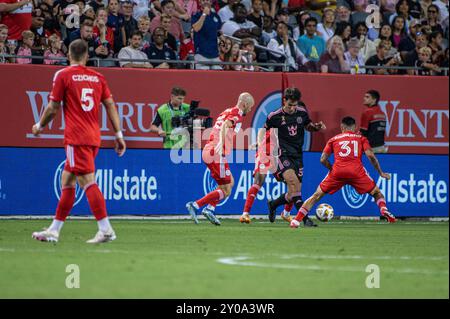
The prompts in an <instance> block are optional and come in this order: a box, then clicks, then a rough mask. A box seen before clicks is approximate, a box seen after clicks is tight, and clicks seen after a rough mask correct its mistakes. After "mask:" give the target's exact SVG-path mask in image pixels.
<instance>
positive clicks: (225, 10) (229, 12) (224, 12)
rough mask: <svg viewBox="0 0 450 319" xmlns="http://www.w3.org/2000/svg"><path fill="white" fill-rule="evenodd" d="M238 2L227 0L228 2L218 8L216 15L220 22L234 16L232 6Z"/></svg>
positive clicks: (236, 0) (237, 0)
mask: <svg viewBox="0 0 450 319" xmlns="http://www.w3.org/2000/svg"><path fill="white" fill-rule="evenodd" d="M238 2H239V0H228V4H227V5H226V6H224V7H222V8H221V9H220V10H219V12H218V15H219V17H220V20H221V21H222V23H225V22H227V21H228V20H231V19H232V18H233V17H234V10H233V6H234V4H235V3H238Z"/></svg>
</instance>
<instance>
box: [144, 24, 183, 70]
mask: <svg viewBox="0 0 450 319" xmlns="http://www.w3.org/2000/svg"><path fill="white" fill-rule="evenodd" d="M165 40H166V33H165V30H164V29H163V28H161V27H157V28H156V29H155V30H154V31H153V43H151V44H150V46H149V47H147V48H146V49H145V50H144V53H145V54H147V56H148V58H149V60H167V61H169V60H176V59H177V56H176V54H175V51H173V50H172V49H171V48H169V46H168V45H167V44H166V43H165ZM151 64H152V66H153V67H154V68H157V69H169V68H171V67H172V66H173V65H172V66H171V65H170V64H169V63H168V62H151Z"/></svg>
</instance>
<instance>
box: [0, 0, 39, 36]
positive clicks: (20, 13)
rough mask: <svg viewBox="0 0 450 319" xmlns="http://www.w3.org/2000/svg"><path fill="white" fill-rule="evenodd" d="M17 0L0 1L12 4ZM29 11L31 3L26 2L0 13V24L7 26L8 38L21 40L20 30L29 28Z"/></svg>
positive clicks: (0, 0)
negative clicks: (9, 10) (19, 6)
mask: <svg viewBox="0 0 450 319" xmlns="http://www.w3.org/2000/svg"><path fill="white" fill-rule="evenodd" d="M19 1H20V0H0V3H7V4H14V3H17V2H19ZM31 11H33V4H32V3H28V4H26V5H24V6H23V7H21V8H18V9H16V10H14V11H11V12H3V13H1V14H0V16H1V19H0V24H5V25H6V26H8V39H9V40H21V39H22V32H23V31H25V30H30V27H31Z"/></svg>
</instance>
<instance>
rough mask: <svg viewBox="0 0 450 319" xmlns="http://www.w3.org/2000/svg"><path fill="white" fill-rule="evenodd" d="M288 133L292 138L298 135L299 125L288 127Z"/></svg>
mask: <svg viewBox="0 0 450 319" xmlns="http://www.w3.org/2000/svg"><path fill="white" fill-rule="evenodd" d="M288 131H289V135H290V136H295V135H297V125H291V126H288Z"/></svg>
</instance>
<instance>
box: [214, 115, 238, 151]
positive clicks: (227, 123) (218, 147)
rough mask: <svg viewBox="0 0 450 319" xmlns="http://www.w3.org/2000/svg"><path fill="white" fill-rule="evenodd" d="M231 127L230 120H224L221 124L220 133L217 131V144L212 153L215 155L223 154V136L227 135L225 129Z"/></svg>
mask: <svg viewBox="0 0 450 319" xmlns="http://www.w3.org/2000/svg"><path fill="white" fill-rule="evenodd" d="M231 127H233V122H231V121H230V120H226V121H225V122H224V123H223V124H222V127H221V128H220V131H219V143H217V145H216V147H215V148H214V151H215V152H216V154H218V155H222V154H223V147H224V145H225V136H226V134H227V129H229V128H231Z"/></svg>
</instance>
